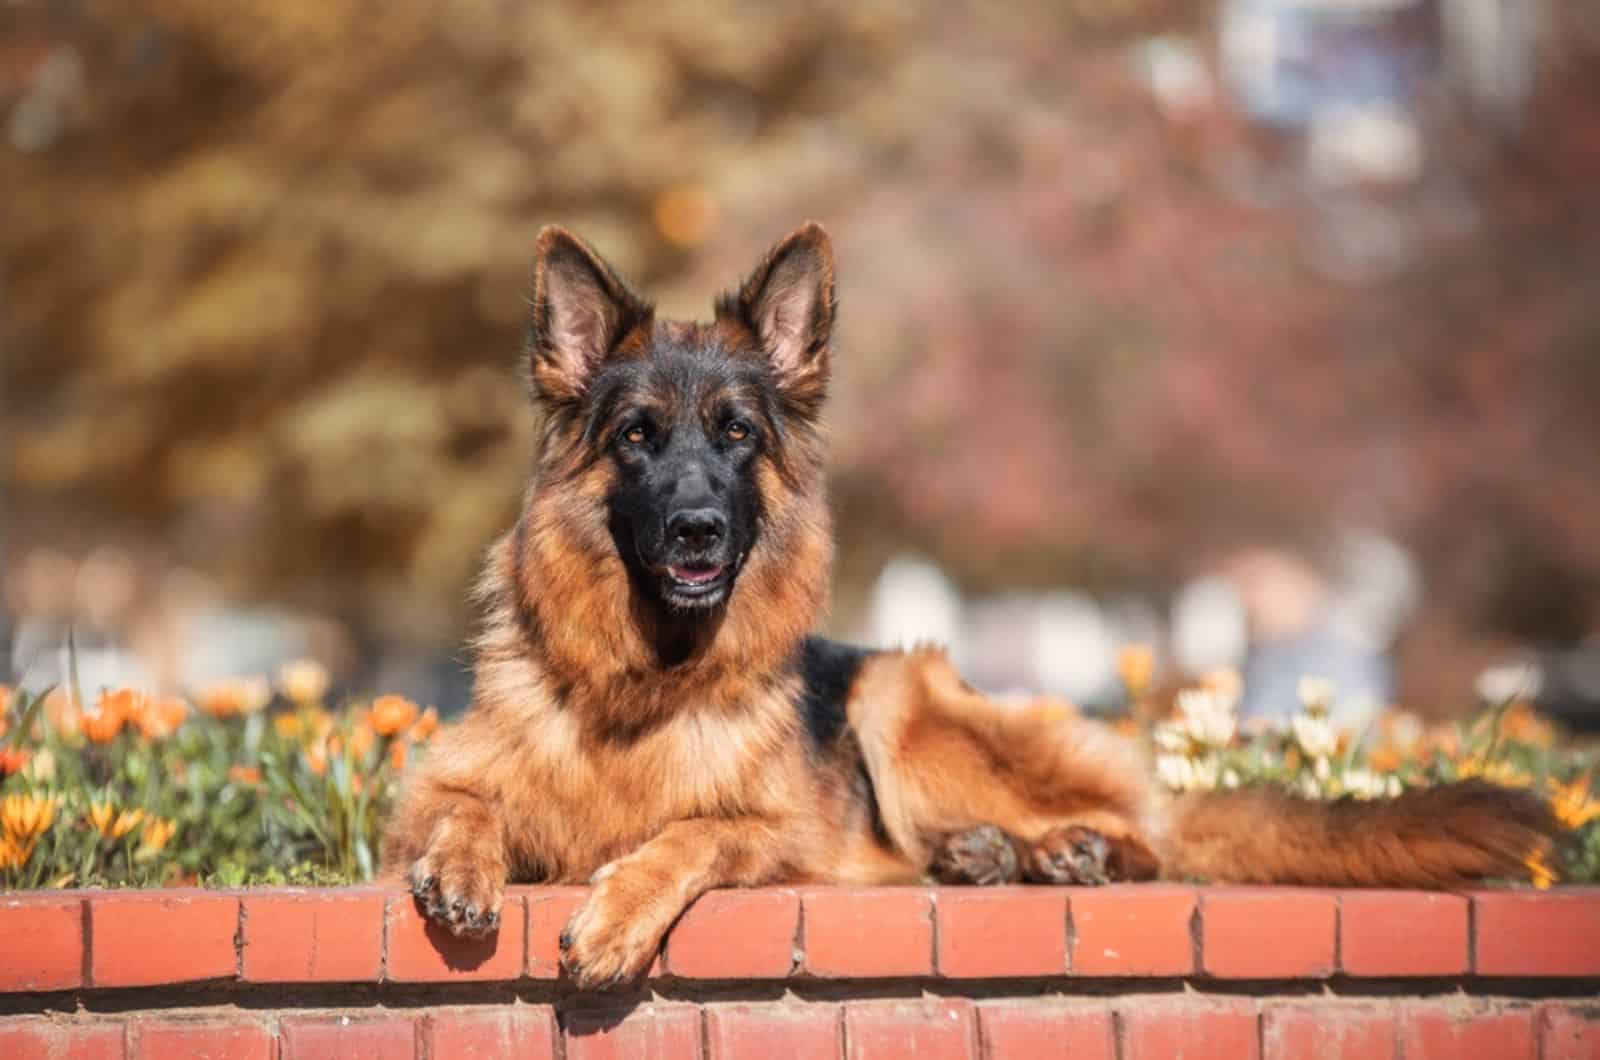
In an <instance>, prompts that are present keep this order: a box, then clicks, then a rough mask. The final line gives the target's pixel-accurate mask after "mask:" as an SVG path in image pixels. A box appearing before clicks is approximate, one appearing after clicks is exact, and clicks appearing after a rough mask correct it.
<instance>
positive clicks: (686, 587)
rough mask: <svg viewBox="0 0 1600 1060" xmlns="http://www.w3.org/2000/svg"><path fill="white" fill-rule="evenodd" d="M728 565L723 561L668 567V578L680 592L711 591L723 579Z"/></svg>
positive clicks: (691, 593)
mask: <svg viewBox="0 0 1600 1060" xmlns="http://www.w3.org/2000/svg"><path fill="white" fill-rule="evenodd" d="M727 569H728V568H727V566H726V565H725V564H721V563H700V564H688V563H686V564H682V565H672V566H668V567H667V578H668V579H669V580H671V582H672V587H673V588H674V589H675V590H677V591H678V592H680V593H684V594H686V595H695V594H698V593H705V592H710V591H711V590H712V589H714V588H715V587H716V586H717V584H718V583H719V582H720V581H721V580H722V573H723V571H725V570H727Z"/></svg>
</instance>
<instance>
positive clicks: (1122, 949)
mask: <svg viewBox="0 0 1600 1060" xmlns="http://www.w3.org/2000/svg"><path fill="white" fill-rule="evenodd" d="M585 894H586V890H585V889H584V888H567V887H561V888H547V887H513V888H511V889H510V890H509V892H508V894H507V898H506V905H505V909H504V911H503V913H502V926H501V928H500V930H499V932H498V934H497V935H496V936H495V937H494V938H491V939H489V940H486V941H468V940H460V939H455V938H453V937H451V936H450V935H449V934H447V933H445V932H443V931H441V930H439V929H437V928H435V927H433V926H432V925H429V924H427V923H426V922H425V921H424V920H423V919H422V918H421V917H420V916H419V915H418V913H417V910H416V907H415V904H414V902H413V901H412V900H411V898H410V896H409V895H408V894H406V893H405V892H403V891H400V890H395V889H385V888H379V887H351V888H327V889H302V888H271V889H246V890H238V891H201V890H165V891H68V892H20V893H12V894H7V895H0V939H4V940H5V944H4V950H5V951H6V954H5V960H4V961H0V999H3V998H4V996H5V995H7V994H16V993H21V992H27V993H48V992H60V991H87V992H94V991H102V990H111V989H122V988H137V987H153V986H167V985H175V984H188V983H211V984H218V983H237V984H296V983H302V984H310V983H393V984H441V983H455V982H490V981H492V982H515V981H520V980H533V981H549V982H557V981H563V980H562V977H561V973H560V968H559V965H558V962H557V948H556V937H557V935H558V934H559V932H560V930H561V927H562V925H563V924H565V922H566V920H567V917H568V916H569V915H570V914H571V912H572V910H573V909H574V908H576V906H577V905H578V903H579V902H580V901H582V899H583V897H584V895H585ZM1411 977H1416V978H1426V979H1447V980H1461V981H1463V982H1464V983H1465V982H1470V981H1471V980H1473V979H1536V980H1563V979H1565V980H1587V979H1600V888H1595V887H1583V888H1560V889H1556V890H1552V891H1545V892H1536V891H1527V890H1504V891H1474V892H1466V893H1432V892H1420V891H1359V890H1347V891H1338V890H1323V889H1313V888H1294V887H1261V888H1249V887H1186V886H1175V885H1161V884H1148V885H1132V886H1112V887H1100V888H1054V887H1049V888H1046V887H1014V888H1013V887H1006V888H992V889H976V888H937V887H892V888H890V887H884V888H824V887H816V888H759V889H752V890H728V891H716V892H712V893H710V894H708V895H706V896H704V897H702V898H701V899H700V900H699V901H698V902H697V903H695V905H694V906H692V907H691V908H690V909H689V911H688V912H687V913H686V914H685V915H684V917H683V919H682V920H681V921H680V922H679V923H678V925H677V926H676V927H675V928H674V929H673V931H672V933H671V934H670V935H669V937H668V939H667V943H666V945H665V947H664V948H663V953H662V956H661V958H660V959H659V960H658V961H657V963H656V966H655V968H654V970H653V978H656V979H660V980H677V981H697V980H717V981H730V980H731V981H774V980H787V981H808V980H809V981H833V982H839V981H848V980H895V979H916V980H936V981H937V980H949V981H962V980H984V981H991V980H1006V979H1054V978H1063V979H1068V980H1078V979H1107V980H1130V979H1131V980H1138V979H1146V978H1148V979H1193V980H1196V981H1240V980H1243V981H1314V982H1323V981H1328V980H1345V981H1348V980H1362V979H1403V978H1411ZM1552 985H1554V984H1552Z"/></svg>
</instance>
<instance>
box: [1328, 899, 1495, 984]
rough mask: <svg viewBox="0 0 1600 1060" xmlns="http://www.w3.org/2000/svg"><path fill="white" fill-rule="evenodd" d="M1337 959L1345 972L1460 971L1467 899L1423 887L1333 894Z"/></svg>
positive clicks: (1464, 960) (1464, 966)
mask: <svg viewBox="0 0 1600 1060" xmlns="http://www.w3.org/2000/svg"><path fill="white" fill-rule="evenodd" d="M1339 963H1340V966H1341V967H1342V968H1343V970H1344V972H1345V974H1346V975H1360V976H1372V977H1383V976H1407V975H1462V974H1464V973H1465V972H1466V971H1467V900H1466V899H1465V898H1463V897H1462V896H1461V895H1459V894H1438V893H1434V892H1429V891H1346V892H1344V893H1343V894H1341V895H1340V896H1339Z"/></svg>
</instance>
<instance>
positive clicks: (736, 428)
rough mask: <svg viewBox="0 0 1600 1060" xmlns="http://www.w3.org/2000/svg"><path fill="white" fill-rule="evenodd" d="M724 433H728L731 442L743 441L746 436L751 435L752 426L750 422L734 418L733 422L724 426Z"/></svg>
mask: <svg viewBox="0 0 1600 1060" xmlns="http://www.w3.org/2000/svg"><path fill="white" fill-rule="evenodd" d="M722 433H723V434H725V435H727V437H728V441H730V442H742V441H744V440H745V439H746V438H748V437H750V427H749V425H748V424H745V423H742V422H740V421H739V420H734V421H733V422H732V423H730V424H728V425H727V426H726V427H724V428H722Z"/></svg>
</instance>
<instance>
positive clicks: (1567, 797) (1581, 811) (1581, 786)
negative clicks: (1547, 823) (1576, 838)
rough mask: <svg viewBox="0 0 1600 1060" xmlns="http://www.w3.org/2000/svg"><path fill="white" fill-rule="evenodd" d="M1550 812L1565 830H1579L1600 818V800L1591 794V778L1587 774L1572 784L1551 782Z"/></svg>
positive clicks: (1574, 780) (1577, 778)
mask: <svg viewBox="0 0 1600 1060" xmlns="http://www.w3.org/2000/svg"><path fill="white" fill-rule="evenodd" d="M1549 784H1550V810H1551V812H1553V813H1554V814H1555V815H1556V820H1558V821H1560V822H1561V825H1562V827H1563V828H1570V829H1578V828H1582V827H1583V826H1584V825H1586V824H1588V823H1589V822H1590V821H1592V820H1594V819H1595V818H1597V817H1600V800H1597V799H1594V798H1592V797H1591V796H1590V793H1589V784H1590V778H1589V774H1587V773H1585V774H1583V775H1582V776H1580V777H1576V778H1574V779H1573V781H1572V783H1570V784H1557V783H1556V782H1555V780H1554V779H1552V780H1551V781H1550V782H1549Z"/></svg>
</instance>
